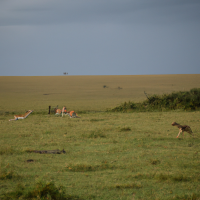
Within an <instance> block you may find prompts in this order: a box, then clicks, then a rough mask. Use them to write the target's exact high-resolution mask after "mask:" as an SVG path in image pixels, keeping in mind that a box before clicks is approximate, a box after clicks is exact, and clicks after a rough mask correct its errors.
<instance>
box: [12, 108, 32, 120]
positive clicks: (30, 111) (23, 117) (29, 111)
mask: <svg viewBox="0 0 200 200" xmlns="http://www.w3.org/2000/svg"><path fill="white" fill-rule="evenodd" d="M32 112H33V111H32V110H28V111H26V113H25V114H24V115H22V114H20V115H14V119H10V120H9V121H12V120H18V119H25V118H27V117H28V116H29V115H30V114H31V113H32Z"/></svg>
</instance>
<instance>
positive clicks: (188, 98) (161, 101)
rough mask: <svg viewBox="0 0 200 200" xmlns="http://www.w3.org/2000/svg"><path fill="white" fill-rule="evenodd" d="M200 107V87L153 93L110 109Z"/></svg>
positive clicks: (137, 109)
mask: <svg viewBox="0 0 200 200" xmlns="http://www.w3.org/2000/svg"><path fill="white" fill-rule="evenodd" d="M199 108H200V88H193V89H191V90H190V91H187V92H185V91H184V92H182V91H180V92H173V93H171V94H163V95H152V96H149V97H148V98H147V100H145V101H143V102H141V103H133V102H130V101H129V102H124V103H122V104H121V105H119V106H117V107H115V108H112V109H110V110H108V111H112V112H127V111H155V110H158V111H162V110H176V109H182V110H187V111H189V110H198V109H199Z"/></svg>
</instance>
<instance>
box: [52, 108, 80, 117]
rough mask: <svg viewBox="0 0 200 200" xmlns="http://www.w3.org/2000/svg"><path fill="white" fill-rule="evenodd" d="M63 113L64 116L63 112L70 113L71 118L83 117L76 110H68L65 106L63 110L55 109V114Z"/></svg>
mask: <svg viewBox="0 0 200 200" xmlns="http://www.w3.org/2000/svg"><path fill="white" fill-rule="evenodd" d="M61 113H62V117H63V114H65V115H68V116H69V117H70V118H81V117H79V116H78V115H77V114H76V113H75V112H74V111H67V109H66V107H63V108H62V110H61V109H57V108H56V109H55V115H59V114H61Z"/></svg>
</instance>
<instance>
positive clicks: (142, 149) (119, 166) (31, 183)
mask: <svg viewBox="0 0 200 200" xmlns="http://www.w3.org/2000/svg"><path fill="white" fill-rule="evenodd" d="M181 77H182V78H183V77H186V78H187V77H188V79H184V80H188V82H187V81H185V82H184V81H180V80H179V78H180V79H181V80H182V78H181ZM195 77H198V78H199V75H174V76H172V75H171V76H170V75H169V76H151V78H149V77H148V76H142V77H141V76H139V77H138V76H128V77H123V76H122V78H121V77H120V76H117V77H111V76H109V77H106V76H103V77H80V80H79V82H76V81H75V80H78V78H79V77H75V79H74V83H75V84H74V85H72V84H71V83H72V80H73V77H70V76H69V77H66V76H65V77H30V78H29V77H24V78H22V80H20V77H14V79H13V80H12V77H3V79H0V82H1V83H4V84H3V85H2V84H0V92H1V94H3V96H2V98H0V136H1V140H0V199H1V200H4V199H6V200H7V199H63V200H64V199H77V200H80V199H81V200H88V199H94V200H101V199H106V200H107V199H109V200H116V199H122V200H127V199H130V200H133V199H145V200H146V199H160V200H163V199H164V200H169V199H182V200H183V199H186V200H189V199H196V200H197V199H200V192H199V191H200V173H199V169H200V135H199V123H200V112H199V111H192V112H191V111H179V110H176V111H168V112H135V113H134V112H132V113H118V112H116V113H113V112H112V113H110V112H104V111H105V110H106V108H111V107H114V106H117V104H118V103H121V102H124V101H128V100H134V101H136V102H137V99H138V100H139V99H142V98H144V99H145V98H146V97H145V96H144V97H143V95H144V91H143V89H144V88H143V87H145V85H147V86H146V87H147V88H148V90H150V92H148V90H146V89H147V88H146V89H145V90H146V92H147V93H151V92H152V94H161V93H162V90H163V93H166V92H171V91H172V90H173V89H172V88H174V90H176V91H178V90H182V89H183V87H185V89H187V90H189V89H191V88H194V87H200V78H199V79H197V78H196V79H195ZM1 78H2V77H1ZM68 78H69V79H70V81H69V82H68V80H67V79H68ZM145 78H146V79H145ZM87 79H88V80H87ZM8 80H10V81H11V82H9V81H8ZM53 80H54V82H53ZM144 80H146V83H143V82H144ZM84 81H86V82H84ZM190 81H191V82H190ZM189 82H190V83H189ZM16 83H17V84H16ZM25 83H26V84H25ZM42 83H43V84H42ZM53 83H54V84H53ZM91 83H92V84H91ZM93 83H94V84H93ZM136 83H137V84H136ZM70 84H71V85H70ZM140 84H141V85H140ZM162 84H164V85H162ZM172 84H174V85H173V87H172ZM184 84H185V85H184ZM79 85H80V87H79ZM104 85H106V86H107V87H106V88H104V87H103V86H104ZM117 87H121V88H123V89H120V90H119V89H117ZM115 89H116V90H115ZM66 91H67V92H68V93H69V94H70V95H71V97H70V96H69V95H68V94H67V92H66ZM140 91H141V92H140ZM155 91H158V92H155ZM50 92H52V93H51V94H50ZM54 93H56V95H55V94H54ZM76 93H78V94H76ZM43 94H49V95H43ZM92 94H93V95H92ZM137 95H138V97H135V96H137ZM129 98H130V99H129ZM49 105H52V106H55V107H56V106H57V105H59V107H60V108H61V106H64V105H66V106H67V105H69V106H67V107H69V109H71V110H72V109H73V110H75V111H76V112H77V113H78V115H79V116H80V117H81V118H75V119H72V118H69V117H68V116H64V117H61V116H55V115H53V114H52V115H48V114H47V113H48V106H49ZM28 109H33V110H34V112H33V113H31V114H30V115H29V116H28V118H26V119H24V120H17V121H8V120H9V119H11V118H13V115H14V114H21V113H24V112H25V111H26V110H28ZM77 110H78V111H77ZM79 111H80V112H79ZM98 111H101V112H98ZM173 121H176V122H177V123H180V124H187V125H189V126H190V127H191V129H192V130H193V132H194V135H195V136H194V138H193V137H192V136H190V135H189V134H187V133H185V135H184V139H183V138H182V136H180V137H179V139H177V138H176V136H177V134H178V129H177V128H176V127H173V126H171V123H172V122H173ZM55 149H59V150H62V149H64V150H65V151H66V153H65V154H38V153H34V152H32V150H55Z"/></svg>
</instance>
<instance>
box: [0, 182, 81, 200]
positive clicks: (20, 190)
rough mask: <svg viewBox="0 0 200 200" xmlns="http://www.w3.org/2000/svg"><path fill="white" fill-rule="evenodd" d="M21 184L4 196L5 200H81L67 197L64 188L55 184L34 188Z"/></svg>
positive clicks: (70, 196) (38, 185)
mask: <svg viewBox="0 0 200 200" xmlns="http://www.w3.org/2000/svg"><path fill="white" fill-rule="evenodd" d="M26 189H27V188H26V187H25V186H23V185H21V184H18V185H17V187H16V188H15V189H14V190H13V191H12V192H9V193H6V194H4V199H5V200H7V199H53V200H80V199H81V198H80V197H78V196H72V195H67V194H66V192H65V189H64V187H63V186H59V187H56V186H55V184H54V182H50V183H46V184H45V183H43V182H39V183H37V184H36V185H35V186H34V187H33V188H28V191H27V190H26Z"/></svg>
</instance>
